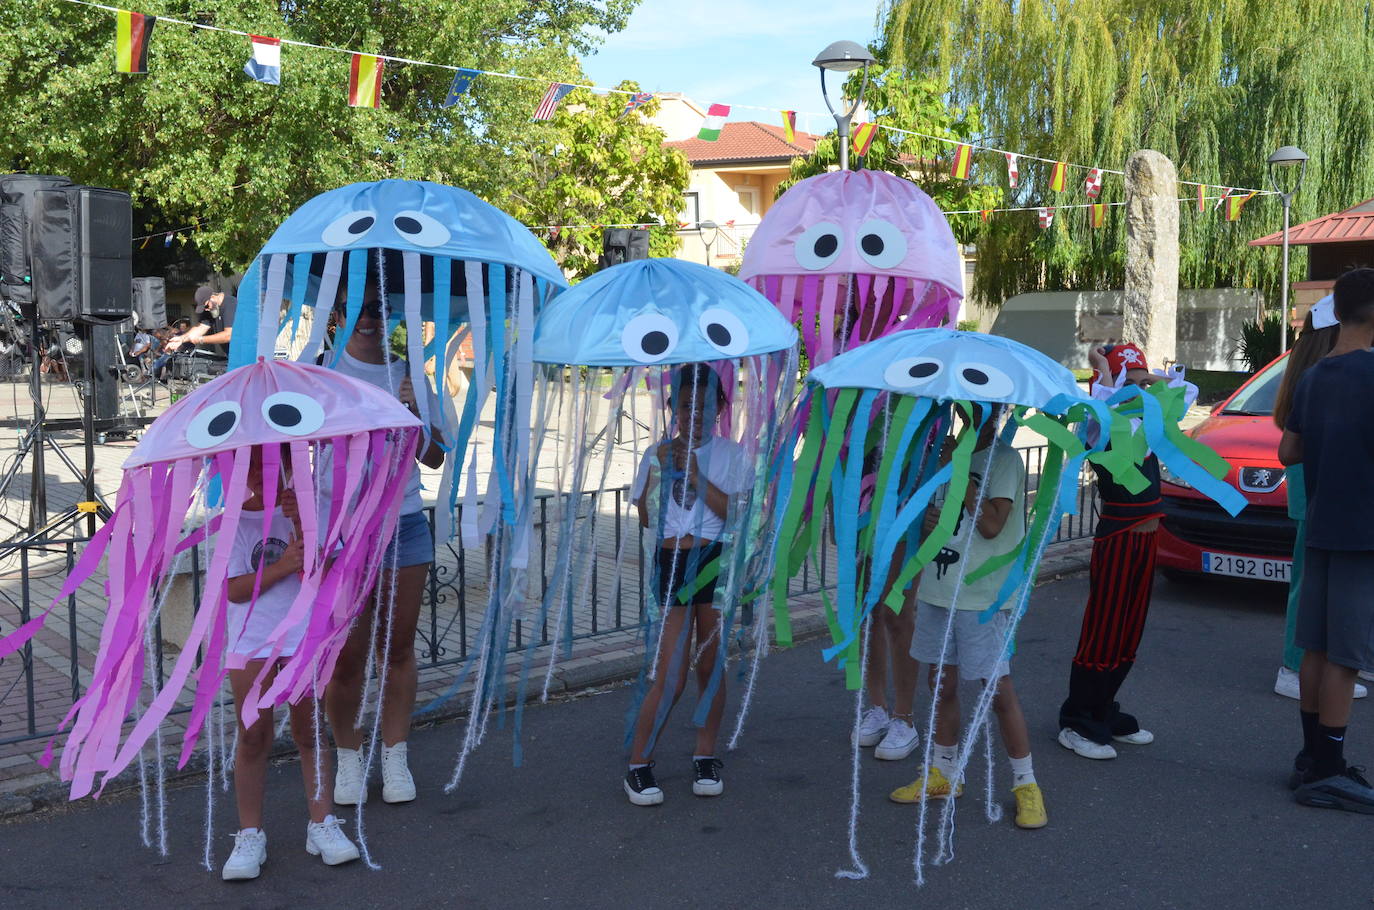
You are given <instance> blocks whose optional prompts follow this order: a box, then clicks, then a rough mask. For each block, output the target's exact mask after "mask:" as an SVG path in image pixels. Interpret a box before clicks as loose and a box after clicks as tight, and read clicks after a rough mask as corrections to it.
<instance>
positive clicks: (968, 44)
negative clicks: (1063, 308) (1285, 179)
mask: <svg viewBox="0 0 1374 910" xmlns="http://www.w3.org/2000/svg"><path fill="white" fill-rule="evenodd" d="M882 15H883V21H884V23H885V34H886V38H887V41H888V42H889V44H890V46H891V51H892V54H891V59H892V61H893V62H894V63H900V64H901V65H903V66H905V67H907V68H908V69H910V70H911V71H914V72H927V73H942V74H945V73H947V74H948V84H947V86H942V88H947V89H948V92H949V97H950V99H951V102H952V103H953V104H956V105H977V106H978V107H979V109H980V110H981V111H982V114H983V117H984V119H985V121H986V124H987V127H988V131H989V133H990V134H991V136H992V137H994V139H993V141H991V142H990V143H989V144H992V145H996V146H998V147H1001V148H1007V149H1010V150H1013V151H1018V152H1025V153H1028V154H1032V155H1039V156H1043V157H1045V158H1049V159H1051V160H1068V161H1073V162H1077V163H1080V164H1096V165H1100V166H1103V167H1109V168H1116V169H1121V168H1122V167H1123V166H1124V164H1125V162H1126V159H1127V157H1128V156H1129V155H1130V154H1131V153H1132V152H1133V151H1135V150H1137V149H1142V148H1153V149H1156V150H1158V151H1160V152H1163V153H1164V154H1165V155H1168V156H1169V157H1170V158H1171V159H1173V161H1174V163H1175V164H1176V165H1177V166H1178V171H1179V178H1180V179H1181V180H1193V181H1198V182H1205V183H1209V184H1222V185H1231V186H1243V187H1255V188H1267V187H1268V177H1267V175H1266V171H1265V165H1264V162H1265V159H1266V158H1267V157H1268V155H1269V153H1270V152H1272V151H1273V150H1274V149H1275V148H1277V147H1279V146H1281V145H1288V144H1293V145H1298V146H1301V147H1302V148H1303V149H1304V150H1305V151H1306V152H1307V153H1308V154H1309V155H1310V156H1311V157H1312V160H1311V162H1310V164H1309V167H1308V171H1307V180H1306V182H1305V183H1304V185H1303V188H1302V192H1301V193H1299V194H1298V196H1297V197H1296V199H1295V201H1294V220H1295V221H1302V220H1306V219H1310V218H1315V217H1318V216H1320V215H1324V214H1326V213H1328V212H1331V211H1336V210H1340V209H1344V208H1347V207H1349V206H1351V205H1354V204H1355V203H1358V202H1360V201H1361V200H1363V199H1365V198H1368V197H1369V196H1371V195H1374V79H1371V78H1370V76H1369V66H1370V63H1369V61H1370V60H1371V59H1374V18H1371V9H1370V4H1369V3H1368V2H1349V0H1308V2H1301V3H1294V2H1291V0H1212V2H1208V3H1198V2H1196V0H1024V2H1020V3H1008V2H1006V0H888V2H887V4H886V7H885V8H884V10H883V14H882ZM993 157H994V156H992V155H989V154H987V153H984V154H982V155H980V156H979V157H978V159H977V161H976V164H975V174H977V173H979V172H981V173H983V174H990V177H988V178H987V179H990V180H993V181H996V180H998V179H1000V180H1002V181H1005V179H1006V178H1005V167H1004V165H1003V162H1002V161H1001V160H1000V156H997V159H998V160H990V159H993ZM1083 178H1084V172H1082V171H1077V172H1075V171H1072V170H1071V171H1070V173H1069V185H1068V187H1067V189H1066V191H1065V192H1064V193H1062V194H1055V193H1051V192H1049V191H1048V189H1047V184H1048V182H1049V166H1048V165H1041V164H1037V163H1034V162H1023V164H1022V179H1023V182H1024V183H1025V185H1024V186H1023V187H1022V188H1021V189H1020V190H1018V191H1014V194H1013V198H1014V199H1016V200H1018V201H1019V203H1020V204H1025V205H1040V204H1050V205H1054V204H1055V203H1056V202H1059V203H1062V204H1068V203H1081V202H1085V201H1086V199H1085V198H1084V195H1083V191H1082V181H1083ZM1003 185H1005V183H1003ZM1183 189H1184V190H1185V191H1184V192H1181V193H1180V196H1181V197H1188V201H1185V202H1182V203H1180V205H1181V206H1182V217H1181V220H1180V224H1181V236H1180V243H1181V251H1180V252H1181V273H1180V279H1181V281H1182V283H1183V284H1184V285H1185V286H1187V287H1198V288H1205V287H1214V286H1215V287H1225V286H1239V287H1259V288H1261V289H1263V290H1265V291H1266V292H1269V293H1271V294H1276V293H1277V288H1278V283H1279V281H1280V276H1279V258H1278V256H1277V255H1276V254H1275V252H1274V250H1273V249H1256V248H1249V247H1247V246H1246V241H1248V240H1250V239H1252V238H1254V237H1257V236H1260V235H1262V234H1265V233H1268V232H1270V231H1273V230H1276V229H1277V228H1278V227H1279V226H1280V223H1281V217H1282V213H1281V208H1280V206H1279V205H1278V202H1277V200H1276V199H1274V198H1273V197H1256V198H1255V199H1252V200H1251V201H1250V202H1249V204H1248V205H1247V206H1246V208H1245V211H1244V214H1243V216H1242V218H1241V220H1240V221H1238V222H1234V223H1230V224H1228V223H1226V222H1225V221H1224V220H1223V217H1222V213H1221V212H1220V211H1218V210H1216V209H1212V208H1209V209H1208V210H1207V211H1206V213H1205V214H1202V215H1198V214H1196V210H1195V207H1194V206H1193V204H1192V201H1191V197H1192V194H1193V188H1192V187H1185V188H1183ZM1211 195H1217V192H1216V191H1215V190H1213V191H1212V193H1211ZM1122 198H1123V188H1122V184H1121V178H1120V177H1117V176H1113V175H1108V176H1107V178H1106V181H1105V183H1104V187H1103V192H1102V197H1101V199H1102V201H1107V202H1111V201H1116V200H1120V199H1122ZM1109 211H1110V212H1111V214H1109V215H1108V220H1107V224H1106V226H1105V228H1104V229H1102V230H1098V231H1094V230H1092V229H1091V227H1090V226H1089V223H1088V217H1087V215H1086V213H1085V212H1084V211H1083V210H1065V211H1063V212H1061V217H1059V218H1056V220H1055V226H1054V228H1053V229H1052V230H1049V231H1041V230H1040V229H1039V227H1038V225H1037V224H1036V219H1035V217H1034V215H1033V214H1027V215H1024V216H1020V217H1013V216H1003V217H999V218H997V219H994V220H993V221H992V222H991V223H990V224H989V225H988V229H987V230H986V231H985V232H984V234H983V236H982V237H980V239H979V242H978V251H979V258H978V273H977V276H976V283H977V285H978V287H979V289H980V292H981V293H982V294H983V295H984V296H985V297H987V298H988V299H990V300H991V301H993V302H995V303H1000V302H1001V301H1002V300H1003V299H1005V298H1006V297H1008V296H1011V295H1012V294H1015V293H1018V292H1020V291H1024V290H1036V289H1041V288H1050V289H1057V288H1072V289H1100V288H1111V287H1120V286H1121V284H1122V281H1123V270H1124V254H1123V251H1124V246H1125V230H1124V224H1123V218H1122V214H1121V211H1120V209H1115V210H1109ZM1297 252H1298V253H1299V255H1298V258H1297V259H1296V262H1295V272H1296V273H1297V274H1299V275H1301V274H1302V272H1303V268H1304V265H1303V262H1304V257H1303V256H1302V253H1301V250H1298V251H1297Z"/></svg>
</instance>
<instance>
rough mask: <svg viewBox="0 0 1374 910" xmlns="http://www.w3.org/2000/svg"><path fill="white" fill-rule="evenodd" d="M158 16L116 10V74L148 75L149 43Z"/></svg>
mask: <svg viewBox="0 0 1374 910" xmlns="http://www.w3.org/2000/svg"><path fill="white" fill-rule="evenodd" d="M154 25H157V16H145V15H143V14H142V13H131V12H129V11H128V10H123V9H119V10H115V72H117V73H137V74H146V73H147V72H148V42H149V41H150V40H151V39H152V37H153V26H154Z"/></svg>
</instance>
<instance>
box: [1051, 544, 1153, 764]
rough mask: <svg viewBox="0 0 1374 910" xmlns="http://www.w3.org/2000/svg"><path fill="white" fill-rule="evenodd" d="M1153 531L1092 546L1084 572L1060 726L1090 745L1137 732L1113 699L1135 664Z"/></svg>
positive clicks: (1145, 607) (1147, 594) (1146, 601)
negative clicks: (1083, 598)
mask: <svg viewBox="0 0 1374 910" xmlns="http://www.w3.org/2000/svg"><path fill="white" fill-rule="evenodd" d="M1158 544H1159V534H1158V532H1157V531H1146V532H1136V531H1123V532H1122V533H1119V534H1114V535H1112V536H1110V537H1100V538H1098V539H1097V540H1095V541H1093V553H1092V561H1091V562H1090V563H1089V566H1088V604H1087V606H1086V607H1085V608H1084V610H1083V627H1082V630H1081V631H1080V632H1079V634H1078V650H1077V652H1075V654H1074V656H1073V666H1072V667H1071V669H1070V672H1069V697H1068V699H1066V700H1065V702H1064V705H1063V707H1061V708H1060V710H1059V722H1060V726H1063V727H1070V728H1072V729H1074V730H1076V731H1077V732H1078V733H1079V734H1081V735H1083V736H1085V737H1087V738H1089V739H1092V740H1094V741H1095V742H1101V743H1109V742H1111V737H1112V735H1113V734H1116V735H1118V736H1120V735H1124V734H1128V733H1134V732H1135V731H1136V730H1138V729H1140V726H1139V724H1137V723H1136V720H1135V718H1134V717H1132V716H1131V715H1129V714H1123V713H1122V712H1121V710H1120V707H1119V705H1118V704H1117V702H1116V693H1117V691H1118V690H1119V689H1120V688H1121V684H1122V683H1123V682H1125V681H1126V675H1127V674H1128V673H1130V671H1131V667H1132V666H1133V665H1134V664H1135V653H1136V649H1137V648H1138V647H1140V639H1141V636H1142V635H1143V634H1144V632H1145V617H1146V614H1148V613H1149V611H1150V596H1151V593H1152V592H1153V587H1154V574H1155V555H1156V553H1157V551H1158Z"/></svg>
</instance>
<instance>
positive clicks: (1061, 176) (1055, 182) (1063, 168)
mask: <svg viewBox="0 0 1374 910" xmlns="http://www.w3.org/2000/svg"><path fill="white" fill-rule="evenodd" d="M1068 170H1069V166H1068V165H1067V164H1065V163H1064V162H1062V161H1056V162H1055V163H1054V170H1053V171H1051V172H1050V189H1052V190H1054V191H1055V192H1056V193H1062V192H1064V180H1065V178H1066V177H1067V176H1068Z"/></svg>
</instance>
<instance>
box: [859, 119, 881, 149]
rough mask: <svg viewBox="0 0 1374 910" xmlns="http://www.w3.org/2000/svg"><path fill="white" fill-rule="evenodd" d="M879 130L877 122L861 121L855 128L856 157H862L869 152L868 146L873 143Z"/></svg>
mask: <svg viewBox="0 0 1374 910" xmlns="http://www.w3.org/2000/svg"><path fill="white" fill-rule="evenodd" d="M877 132H878V124H877V122H873V123H860V124H859V125H858V126H856V127H855V128H854V157H855V158H862V157H863V156H865V155H867V154H868V147H869V146H870V145H872V144H873V136H874V134H876V133H877Z"/></svg>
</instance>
